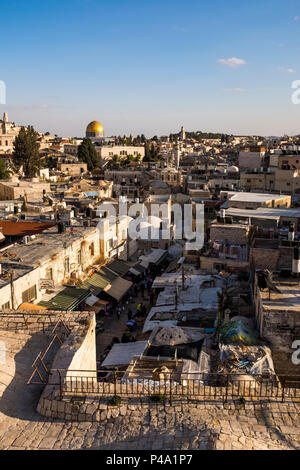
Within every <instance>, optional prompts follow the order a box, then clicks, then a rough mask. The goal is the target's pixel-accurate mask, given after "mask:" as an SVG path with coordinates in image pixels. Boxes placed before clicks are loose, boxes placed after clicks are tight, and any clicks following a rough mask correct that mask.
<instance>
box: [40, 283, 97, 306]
mask: <svg viewBox="0 0 300 470" xmlns="http://www.w3.org/2000/svg"><path fill="white" fill-rule="evenodd" d="M90 295H91V293H90V291H88V290H86V289H79V288H78V287H71V286H68V287H66V288H65V289H64V290H62V291H61V292H59V293H58V294H57V295H56V296H55V297H53V298H52V299H51V300H48V301H40V303H39V305H41V306H42V307H46V308H47V309H48V310H64V311H67V310H75V309H76V308H77V307H78V306H79V305H80V304H81V303H82V302H83V301H84V300H85V299H87V298H88V297H90Z"/></svg>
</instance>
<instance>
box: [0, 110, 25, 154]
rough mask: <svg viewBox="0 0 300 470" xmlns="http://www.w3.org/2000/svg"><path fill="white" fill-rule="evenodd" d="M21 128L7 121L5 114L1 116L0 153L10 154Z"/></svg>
mask: <svg viewBox="0 0 300 470" xmlns="http://www.w3.org/2000/svg"><path fill="white" fill-rule="evenodd" d="M20 129H21V127H20V126H16V125H15V123H14V122H9V121H8V116H7V113H4V114H3V119H2V121H0V153H2V154H5V153H8V154H10V153H12V150H13V143H14V140H15V138H16V137H17V135H18V134H19V132H20Z"/></svg>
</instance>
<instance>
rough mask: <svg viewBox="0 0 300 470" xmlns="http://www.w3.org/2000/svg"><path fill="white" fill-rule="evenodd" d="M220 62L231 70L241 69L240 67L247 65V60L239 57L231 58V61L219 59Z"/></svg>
mask: <svg viewBox="0 0 300 470" xmlns="http://www.w3.org/2000/svg"><path fill="white" fill-rule="evenodd" d="M218 62H219V63H220V64H223V65H226V66H227V67H231V68H235V67H239V66H240V65H245V64H246V61H245V60H243V59H238V58H237V57H231V58H230V59H219V60H218Z"/></svg>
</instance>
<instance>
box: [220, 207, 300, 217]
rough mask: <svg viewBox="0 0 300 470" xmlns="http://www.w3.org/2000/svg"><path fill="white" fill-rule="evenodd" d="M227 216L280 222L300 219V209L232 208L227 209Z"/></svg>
mask: <svg viewBox="0 0 300 470" xmlns="http://www.w3.org/2000/svg"><path fill="white" fill-rule="evenodd" d="M226 216H232V217H253V218H257V219H272V220H278V219H279V218H280V217H293V218H300V209H296V208H294V209H273V208H269V207H258V208H257V209H254V210H250V209H237V208H235V207H230V208H229V209H226Z"/></svg>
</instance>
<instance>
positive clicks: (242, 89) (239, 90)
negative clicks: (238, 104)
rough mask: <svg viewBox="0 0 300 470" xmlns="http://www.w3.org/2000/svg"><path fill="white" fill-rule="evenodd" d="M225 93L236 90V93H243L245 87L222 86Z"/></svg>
mask: <svg viewBox="0 0 300 470" xmlns="http://www.w3.org/2000/svg"><path fill="white" fill-rule="evenodd" d="M223 91H225V92H226V93H233V92H237V93H244V92H245V91H247V90H245V88H224V90H223Z"/></svg>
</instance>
